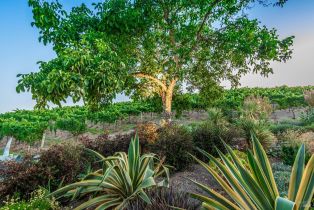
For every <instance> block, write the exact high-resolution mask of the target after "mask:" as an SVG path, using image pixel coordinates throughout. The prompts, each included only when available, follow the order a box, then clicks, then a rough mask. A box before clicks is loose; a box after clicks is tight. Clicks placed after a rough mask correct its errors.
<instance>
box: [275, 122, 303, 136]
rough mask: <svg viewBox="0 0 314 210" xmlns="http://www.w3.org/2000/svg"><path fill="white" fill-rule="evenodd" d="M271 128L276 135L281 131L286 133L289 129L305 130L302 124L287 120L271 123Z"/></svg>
mask: <svg viewBox="0 0 314 210" xmlns="http://www.w3.org/2000/svg"><path fill="white" fill-rule="evenodd" d="M269 130H270V131H271V132H272V133H274V134H275V135H279V134H281V133H284V132H285V131H287V130H295V131H301V130H303V128H302V126H299V125H296V124H291V123H287V122H282V123H277V124H271V125H270V126H269Z"/></svg>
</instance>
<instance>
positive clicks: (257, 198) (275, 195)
mask: <svg viewBox="0 0 314 210" xmlns="http://www.w3.org/2000/svg"><path fill="white" fill-rule="evenodd" d="M252 141H253V152H251V151H249V152H248V161H249V166H250V169H249V170H248V169H247V168H245V167H244V166H243V164H242V163H241V161H239V159H238V158H237V156H236V155H235V154H234V152H233V151H232V149H231V147H230V146H228V145H226V144H225V147H226V149H227V151H228V153H229V155H230V157H231V160H230V159H228V158H227V157H226V155H225V154H223V153H222V152H221V151H219V150H218V153H219V155H220V158H221V160H222V161H223V163H222V162H220V161H218V160H217V159H216V158H214V157H213V156H212V155H210V154H208V153H207V152H205V151H203V150H201V149H199V151H200V152H202V153H203V154H204V155H205V156H206V157H208V158H209V159H210V160H211V162H213V163H214V164H215V166H216V167H217V168H218V169H219V170H220V172H221V174H222V176H220V175H219V174H218V172H217V171H216V170H214V169H213V168H212V167H210V165H208V164H207V163H205V162H203V161H201V160H199V159H197V158H196V157H194V156H193V157H194V158H195V160H196V161H197V162H198V163H200V164H201V165H202V166H204V168H206V170H207V171H208V172H209V173H210V174H211V175H212V176H213V177H214V178H215V180H216V181H217V182H218V183H219V185H220V186H221V187H222V188H223V189H224V191H225V192H226V193H227V194H228V195H229V197H230V198H231V199H232V200H230V199H227V198H226V197H224V196H222V195H221V194H219V193H217V192H215V191H214V190H213V189H210V188H209V187H207V186H205V185H203V184H201V183H198V182H195V181H193V182H194V183H196V185H198V186H199V187H200V188H201V189H203V190H204V191H206V192H207V193H208V194H209V195H210V196H211V197H206V196H204V195H200V194H192V196H193V197H194V198H196V199H199V200H200V201H202V202H203V203H202V207H203V209H223V210H225V209H226V210H227V209H258V210H264V209H265V210H271V209H275V210H292V209H293V210H303V209H309V207H310V202H311V199H312V197H313V194H314V171H313V170H314V155H312V157H311V158H310V160H309V162H308V163H307V165H306V167H305V161H304V156H305V154H304V153H305V151H304V150H305V149H304V145H302V146H301V147H300V149H299V151H298V153H297V156H296V159H295V162H294V165H293V168H292V172H291V177H290V183H289V190H288V197H285V198H284V197H280V195H279V192H278V189H277V185H276V183H275V179H274V176H273V172H272V169H271V166H270V162H269V160H268V158H267V156H266V153H265V151H264V149H263V147H262V146H261V144H260V142H259V141H258V139H257V138H256V137H252Z"/></svg>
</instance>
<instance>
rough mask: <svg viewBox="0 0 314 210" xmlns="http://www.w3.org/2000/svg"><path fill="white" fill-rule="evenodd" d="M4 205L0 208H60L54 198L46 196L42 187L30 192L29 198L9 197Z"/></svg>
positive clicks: (49, 209) (7, 209) (0, 209)
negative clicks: (26, 199)
mask: <svg viewBox="0 0 314 210" xmlns="http://www.w3.org/2000/svg"><path fill="white" fill-rule="evenodd" d="M4 203H5V204H4V206H2V207H1V208H0V210H17V209H21V210H35V209H38V210H57V209H61V208H60V207H59V205H58V203H57V202H56V201H55V200H54V198H52V199H49V198H47V197H46V192H45V190H43V189H39V190H36V191H34V192H33V193H32V195H31V198H30V200H28V201H25V200H21V199H14V198H11V199H9V200H8V201H5V202H4Z"/></svg>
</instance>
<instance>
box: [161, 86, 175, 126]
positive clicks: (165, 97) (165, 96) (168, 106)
mask: <svg viewBox="0 0 314 210" xmlns="http://www.w3.org/2000/svg"><path fill="white" fill-rule="evenodd" d="M175 84H176V80H172V81H171V83H170V85H169V86H168V87H167V90H166V91H165V92H163V93H162V96H161V98H162V103H163V114H164V117H165V120H166V121H167V122H171V117H172V97H173V89H174V86H175Z"/></svg>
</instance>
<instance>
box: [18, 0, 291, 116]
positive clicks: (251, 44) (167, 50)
mask: <svg viewBox="0 0 314 210" xmlns="http://www.w3.org/2000/svg"><path fill="white" fill-rule="evenodd" d="M284 3H285V0H280V1H263V0H235V1H230V0H211V1H186V0H180V1H173V0H160V1H155V0H148V1H143V0H137V1H131V0H105V1H103V2H101V3H94V4H93V5H92V7H87V6H86V5H85V4H82V5H80V6H77V7H73V8H72V9H71V10H70V11H67V10H65V9H63V7H62V5H61V4H60V3H58V2H55V1H52V2H51V1H49V2H48V1H44V0H29V5H30V7H31V8H32V11H33V17H34V22H33V23H32V25H33V26H36V27H37V28H38V29H39V33H40V37H39V40H40V41H42V42H43V43H44V44H48V43H51V44H52V45H53V49H54V50H55V52H56V54H57V57H56V58H55V59H52V60H51V61H48V62H40V63H39V71H38V72H36V73H34V72H32V73H29V74H23V75H18V76H19V77H20V80H19V82H18V86H17V91H18V92H21V91H31V93H32V95H33V98H34V99H35V100H36V101H37V107H45V106H46V105H47V102H52V103H54V104H58V105H60V102H61V101H65V100H66V99H67V98H68V97H70V98H72V99H73V101H74V102H76V101H79V100H83V101H84V102H85V103H86V104H88V105H90V106H92V107H96V106H97V105H99V104H102V103H108V102H110V101H111V100H112V99H113V98H114V97H115V95H116V94H117V93H120V92H122V91H125V92H126V93H128V94H132V95H137V96H140V97H146V96H151V95H153V94H157V95H158V96H159V97H160V98H161V99H162V103H163V110H164V111H165V112H166V113H168V114H169V113H170V112H171V105H172V97H173V94H175V93H176V92H180V91H181V90H182V88H183V87H186V86H187V87H188V90H191V91H192V90H199V91H200V93H201V95H202V97H204V98H207V99H208V98H210V99H211V100H213V98H214V97H213V96H216V95H217V93H218V92H219V91H220V90H221V87H220V82H221V81H222V80H229V81H231V83H232V85H234V86H236V85H238V84H239V79H240V77H241V76H242V75H244V74H247V73H249V72H255V73H260V74H261V75H263V76H267V75H268V74H269V73H272V72H273V70H272V68H271V67H270V62H272V61H279V62H281V61H286V60H287V59H289V58H290V57H291V53H292V51H291V48H290V47H291V45H292V42H293V37H287V38H284V39H280V38H279V37H278V34H277V32H276V30H275V29H268V28H266V27H265V26H262V25H261V24H260V23H259V21H258V20H256V19H250V18H248V16H247V15H246V12H247V10H248V9H249V7H250V6H252V5H254V4H263V5H264V6H269V5H273V6H282V5H283V4H284ZM184 84H185V85H184ZM207 101H209V100H207Z"/></svg>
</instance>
